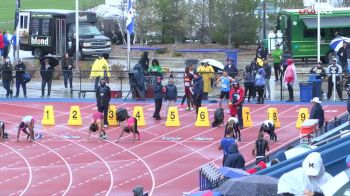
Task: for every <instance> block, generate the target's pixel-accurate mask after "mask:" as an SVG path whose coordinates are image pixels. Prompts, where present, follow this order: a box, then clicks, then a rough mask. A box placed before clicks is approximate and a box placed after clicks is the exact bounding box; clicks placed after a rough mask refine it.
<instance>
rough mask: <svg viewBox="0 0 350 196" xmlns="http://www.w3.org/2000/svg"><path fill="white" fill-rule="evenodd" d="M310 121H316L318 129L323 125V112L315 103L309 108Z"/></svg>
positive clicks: (319, 105)
mask: <svg viewBox="0 0 350 196" xmlns="http://www.w3.org/2000/svg"><path fill="white" fill-rule="evenodd" d="M310 119H318V127H322V126H323V123H324V112H323V109H322V106H321V104H319V103H317V104H315V105H314V106H312V108H311V112H310Z"/></svg>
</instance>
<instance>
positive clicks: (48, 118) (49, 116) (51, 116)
mask: <svg viewBox="0 0 350 196" xmlns="http://www.w3.org/2000/svg"><path fill="white" fill-rule="evenodd" d="M41 124H42V125H55V113H54V111H53V106H52V105H46V106H45V108H44V114H43V119H42V120H41Z"/></svg>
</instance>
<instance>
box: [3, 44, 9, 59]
mask: <svg viewBox="0 0 350 196" xmlns="http://www.w3.org/2000/svg"><path fill="white" fill-rule="evenodd" d="M8 54H9V46H5V47H4V50H3V53H2V57H4V58H7V57H8Z"/></svg>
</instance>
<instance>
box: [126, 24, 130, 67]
mask: <svg viewBox="0 0 350 196" xmlns="http://www.w3.org/2000/svg"><path fill="white" fill-rule="evenodd" d="M126 36H127V37H126V39H127V52H128V54H127V64H128V68H129V71H130V32H129V31H127V35H126Z"/></svg>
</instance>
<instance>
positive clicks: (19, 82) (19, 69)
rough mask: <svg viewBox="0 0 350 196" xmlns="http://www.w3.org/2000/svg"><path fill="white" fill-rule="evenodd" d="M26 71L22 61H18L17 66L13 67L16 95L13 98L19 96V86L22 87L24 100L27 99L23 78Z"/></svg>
mask: <svg viewBox="0 0 350 196" xmlns="http://www.w3.org/2000/svg"><path fill="white" fill-rule="evenodd" d="M26 70H27V68H26V65H25V64H24V62H23V61H22V59H20V60H19V61H18V63H17V65H16V66H15V71H16V95H15V97H18V96H19V89H20V86H22V89H23V95H24V98H27V84H26V81H24V78H23V76H24V74H25V71H26Z"/></svg>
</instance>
